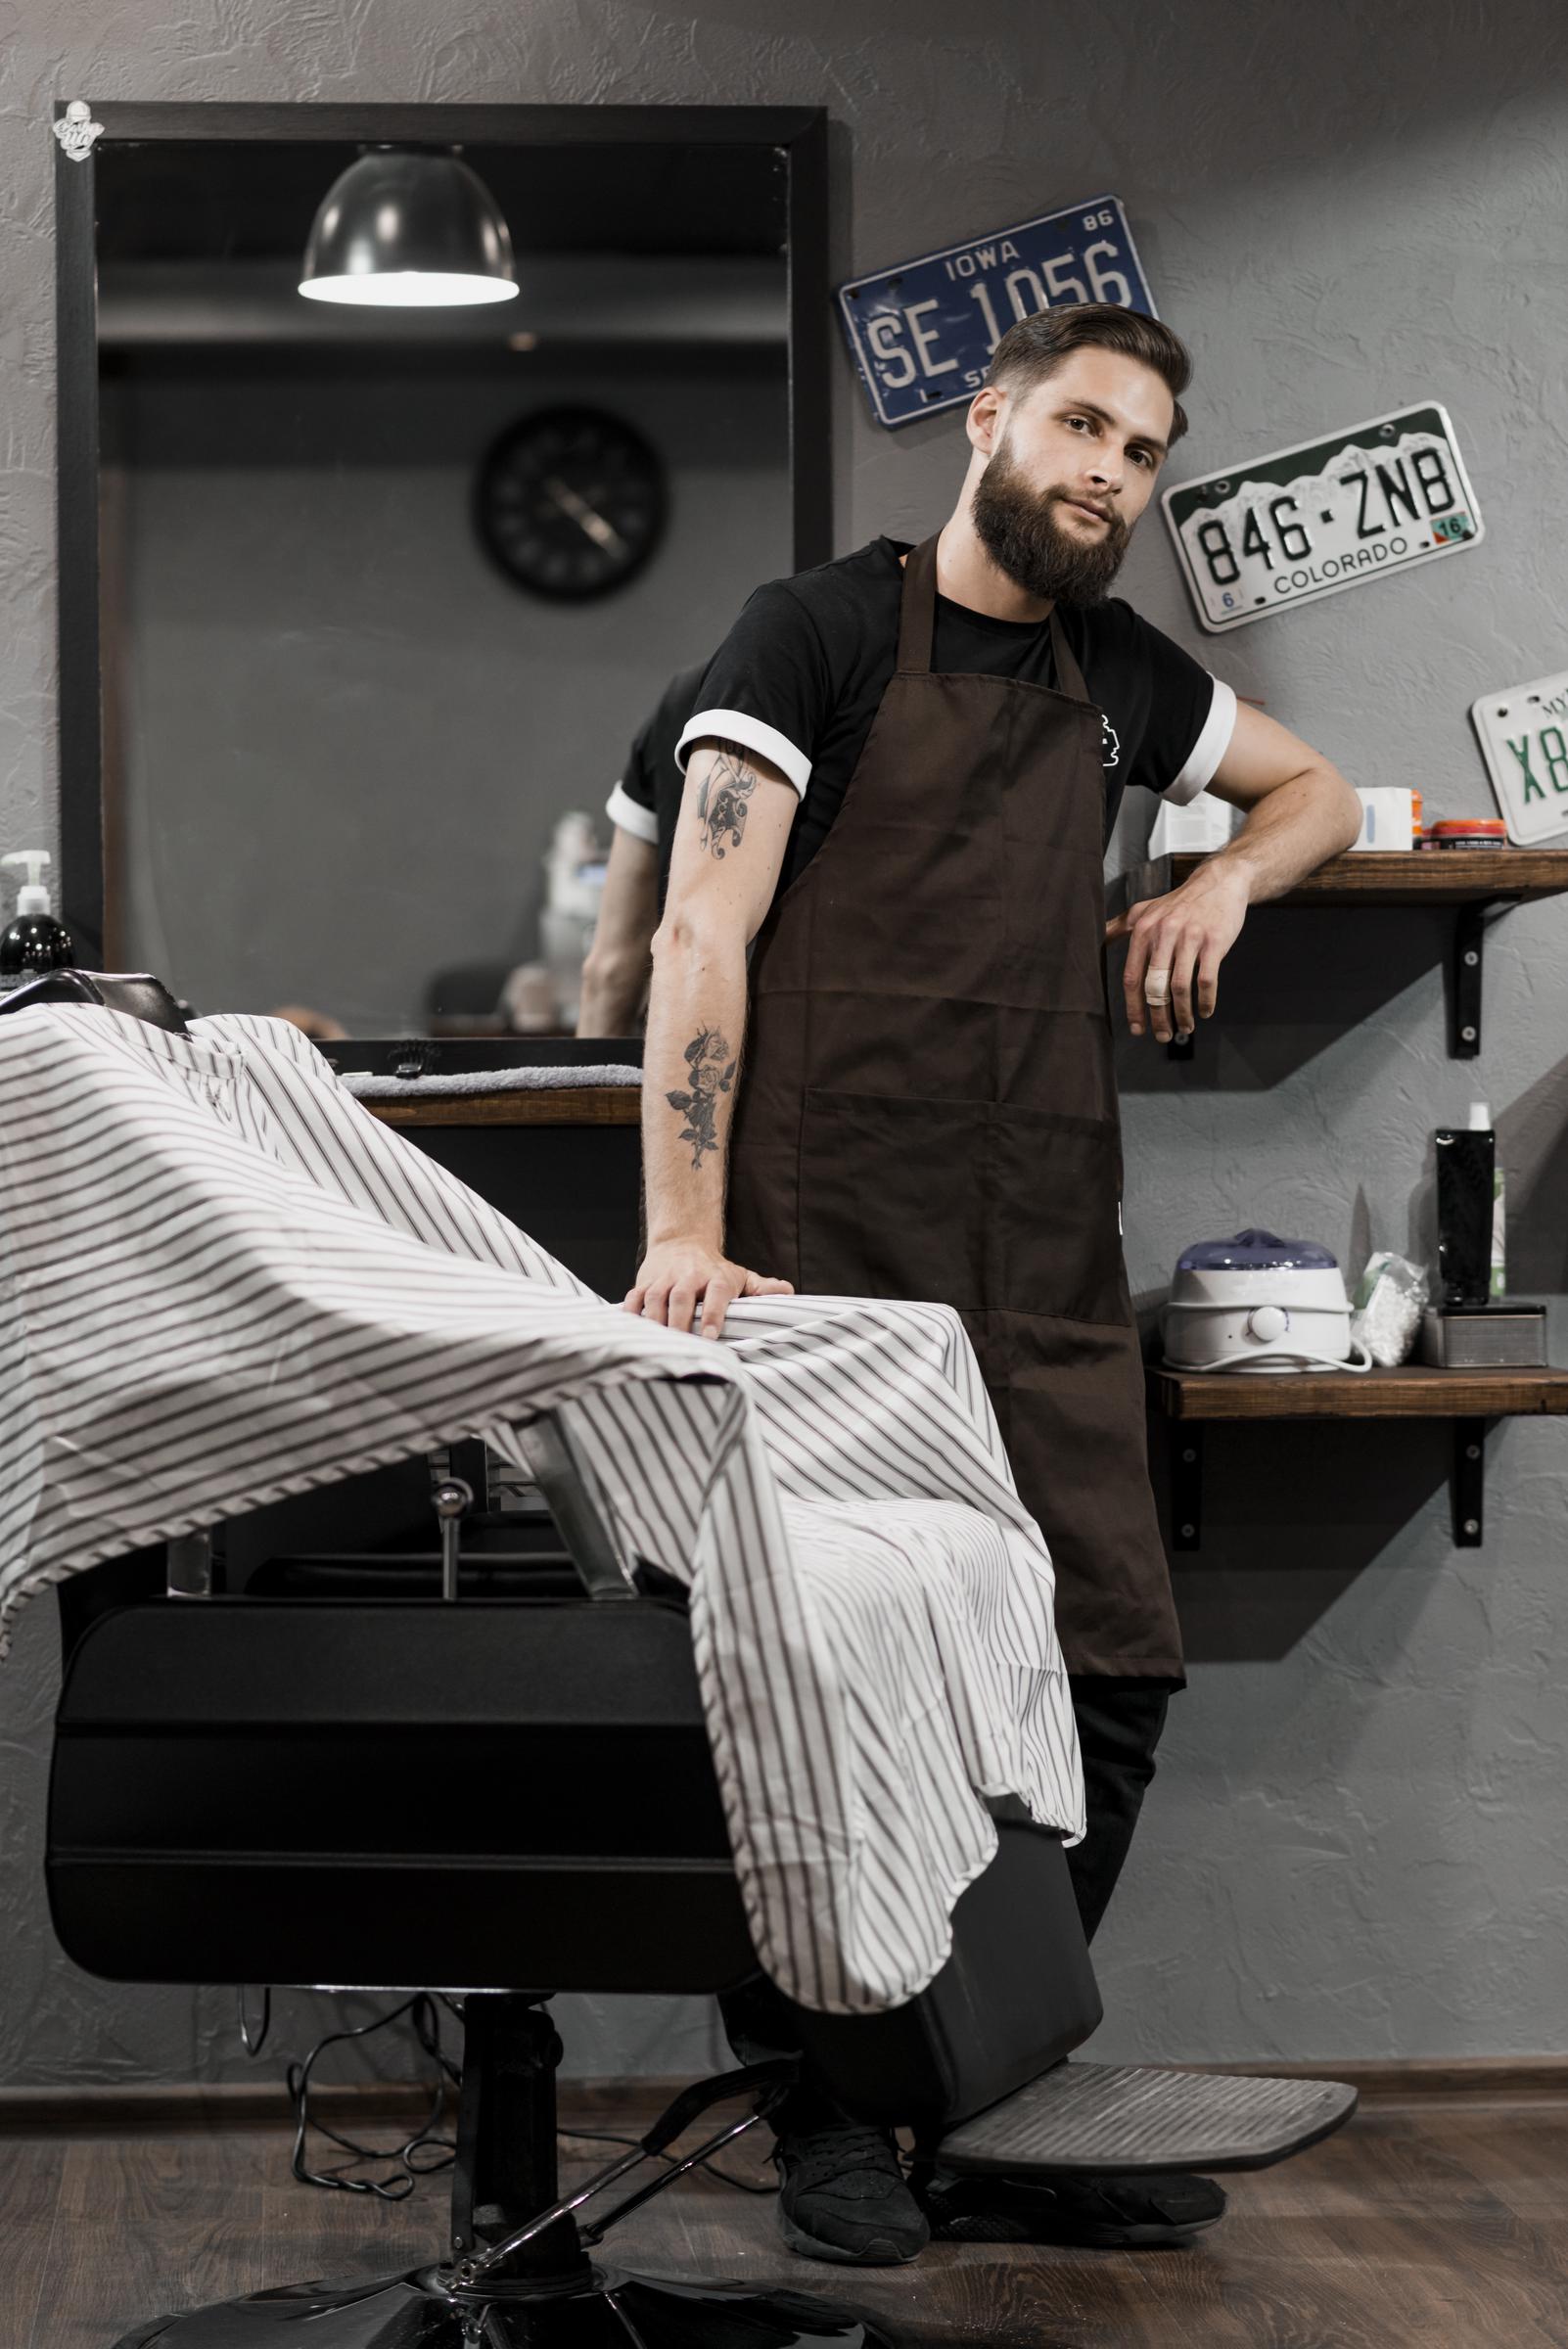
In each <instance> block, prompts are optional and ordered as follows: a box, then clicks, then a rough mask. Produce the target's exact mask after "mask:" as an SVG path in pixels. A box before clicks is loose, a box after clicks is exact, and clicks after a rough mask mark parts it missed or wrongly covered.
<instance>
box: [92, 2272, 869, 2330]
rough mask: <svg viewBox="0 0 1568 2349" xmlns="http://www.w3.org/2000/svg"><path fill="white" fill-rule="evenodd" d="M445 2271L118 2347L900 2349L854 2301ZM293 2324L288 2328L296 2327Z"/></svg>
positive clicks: (308, 2298) (330, 2293)
mask: <svg viewBox="0 0 1568 2349" xmlns="http://www.w3.org/2000/svg"><path fill="white" fill-rule="evenodd" d="M449 2273H450V2272H449V2271H447V2270H441V2269H437V2268H422V2269H419V2270H418V2271H416V2272H415V2273H413V2274H411V2275H402V2276H385V2277H375V2278H365V2277H360V2278H358V2279H349V2280H344V2281H342V2282H335V2283H288V2284H283V2285H280V2286H279V2287H277V2288H276V2289H275V2290H272V2291H265V2292H248V2293H246V2294H245V2296H244V2297H243V2298H242V2299H239V2300H220V2301H215V2302H214V2303H213V2304H212V2305H211V2306H210V2307H208V2308H197V2309H192V2310H190V2311H188V2312H187V2314H186V2315H184V2316H176V2317H156V2318H154V2320H153V2321H152V2323H151V2324H148V2325H140V2326H136V2327H135V2329H134V2330H133V2331H130V2332H127V2333H123V2334H122V2335H121V2336H120V2338H119V2340H118V2341H117V2342H116V2343H115V2349H271V2344H273V2343H276V2344H277V2349H287V2345H288V2344H292V2343H294V2342H296V2341H301V2340H302V2337H303V2334H304V2330H305V2328H306V2327H308V2338H309V2343H310V2349H734V2344H736V2343H737V2342H744V2343H745V2344H746V2349H830V2345H832V2344H838V2349H892V2344H891V2341H890V2339H889V2336H888V2334H886V2333H885V2332H882V2331H881V2330H879V2329H878V2328H877V2327H876V2326H873V2325H871V2324H869V2323H867V2321H866V2320H865V2319H864V2318H863V2317H859V2316H856V2315H855V2314H854V2313H853V2310H851V2309H847V2308H842V2307H838V2306H836V2305H834V2304H833V2303H831V2302H829V2301H826V2300H817V2299H815V2298H807V2296H806V2295H805V2294H804V2293H801V2292H789V2291H768V2290H763V2289H761V2288H759V2287H756V2286H753V2285H750V2284H742V2283H719V2282H715V2283H707V2282H700V2283H677V2282H674V2281H671V2280H668V2279H667V2278H664V2277H658V2276H634V2275H631V2274H629V2273H627V2272H626V2271H625V2270H624V2269H617V2268H599V2267H594V2268H592V2269H590V2270H589V2271H588V2272H587V2273H586V2274H585V2275H583V2276H581V2277H574V2278H572V2279H571V2280H568V2281H566V2282H564V2283H559V2284H553V2285H552V2284H549V2283H531V2284H530V2283H494V2284H489V2285H487V2286H482V2287H476V2288H475V2289H473V2290H470V2291H462V2290H458V2289H455V2288H449V2287H448V2281H447V2279H448V2278H449ZM291 2327H292V2328H293V2329H292V2330H291V2329H290V2328H291Z"/></svg>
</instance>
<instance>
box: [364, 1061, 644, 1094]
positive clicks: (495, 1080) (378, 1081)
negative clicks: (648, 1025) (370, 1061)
mask: <svg viewBox="0 0 1568 2349" xmlns="http://www.w3.org/2000/svg"><path fill="white" fill-rule="evenodd" d="M343 1082H344V1083H345V1084H346V1086H347V1088H348V1090H349V1091H350V1092H351V1093H352V1094H353V1096H354V1098H355V1100H356V1101H432V1100H435V1099H436V1097H437V1096H438V1094H446V1095H450V1094H453V1093H536V1092H538V1093H553V1092H564V1091H567V1090H569V1089H572V1088H574V1087H576V1086H577V1085H589V1084H625V1085H633V1084H638V1085H640V1084H641V1082H642V1071H641V1069H634V1068H632V1067H631V1066H630V1065H629V1064H628V1063H627V1062H626V1061H623V1060H607V1061H596V1062H590V1063H589V1064H588V1065H587V1067H585V1068H530V1069H462V1070H445V1069H435V1070H432V1071H430V1072H429V1073H428V1074H427V1075H426V1076H423V1077H373V1076H372V1075H371V1074H370V1072H369V1071H368V1070H366V1069H349V1070H347V1071H346V1072H345V1075H344V1080H343Z"/></svg>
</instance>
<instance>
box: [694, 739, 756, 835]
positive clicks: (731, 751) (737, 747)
mask: <svg viewBox="0 0 1568 2349" xmlns="http://www.w3.org/2000/svg"><path fill="white" fill-rule="evenodd" d="M757 781H758V778H757V774H756V771H755V769H754V768H752V767H750V766H748V765H747V763H746V753H745V750H744V749H743V748H742V746H741V744H740V743H738V742H721V743H719V744H717V745H716V747H715V758H714V761H713V763H712V765H711V766H710V767H709V769H708V772H707V774H706V775H705V776H704V777H703V782H702V789H701V790H700V791H699V792H698V794H697V815H698V820H699V822H700V823H701V825H702V834H703V847H704V848H705V849H706V850H707V851H708V852H709V854H710V855H712V856H718V857H722V856H723V854H724V851H725V846H726V844H727V845H728V846H729V847H730V848H732V849H738V848H739V847H740V845H741V842H742V841H743V840H744V839H745V837H746V815H747V804H748V802H749V801H750V799H751V796H752V794H753V792H754V791H755V790H756V789H757Z"/></svg>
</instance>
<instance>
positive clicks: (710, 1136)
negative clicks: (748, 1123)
mask: <svg viewBox="0 0 1568 2349" xmlns="http://www.w3.org/2000/svg"><path fill="white" fill-rule="evenodd" d="M686 1066H687V1067H688V1068H689V1069H690V1071H691V1091H690V1092H689V1093H666V1095H665V1099H666V1100H667V1101H668V1102H669V1106H670V1108H671V1109H674V1110H678V1111H679V1112H680V1115H681V1116H682V1117H683V1118H684V1119H685V1121H686V1123H685V1125H684V1126H683V1127H682V1128H681V1131H680V1138H681V1140H682V1141H683V1142H690V1144H691V1163H692V1166H693V1168H694V1169H700V1168H701V1166H702V1163H703V1158H704V1155H705V1154H706V1153H707V1152H708V1151H710V1150H716V1149H717V1148H718V1097H719V1095H720V1093H727V1092H728V1091H729V1088H730V1086H731V1084H732V1083H733V1082H734V1079H735V1063H734V1062H733V1060H731V1059H730V1057H729V1046H728V1044H727V1043H726V1042H725V1041H724V1038H723V1037H722V1036H720V1035H719V1033H718V1030H717V1029H716V1028H699V1030H698V1031H697V1034H696V1035H695V1036H693V1037H692V1039H691V1042H690V1043H689V1044H688V1045H687V1046H686Z"/></svg>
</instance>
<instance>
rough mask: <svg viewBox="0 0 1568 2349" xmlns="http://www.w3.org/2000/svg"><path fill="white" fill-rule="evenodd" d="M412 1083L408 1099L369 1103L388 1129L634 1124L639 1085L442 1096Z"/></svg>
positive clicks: (569, 1086) (637, 1115) (638, 1111)
mask: <svg viewBox="0 0 1568 2349" xmlns="http://www.w3.org/2000/svg"><path fill="white" fill-rule="evenodd" d="M421 1086H422V1080H420V1079H418V1078H415V1079H413V1080H411V1082H410V1083H409V1086H408V1098H407V1099H406V1100H404V1101H385V1100H384V1101H366V1102H364V1103H363V1104H362V1106H363V1107H364V1108H366V1109H368V1110H369V1112H370V1114H371V1116H372V1117H373V1118H379V1119H380V1120H381V1122H382V1124H383V1125H384V1126H419V1127H432V1126H467V1127H474V1126H635V1125H637V1124H639V1123H640V1121H641V1117H642V1087H641V1085H639V1084H565V1085H561V1086H559V1087H556V1086H551V1087H549V1088H546V1087H543V1086H541V1087H539V1088H538V1089H537V1090H534V1091H530V1092H505V1093H438V1092H437V1091H436V1090H435V1089H434V1087H432V1088H431V1089H430V1090H429V1091H427V1092H423V1093H422V1090H421Z"/></svg>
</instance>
